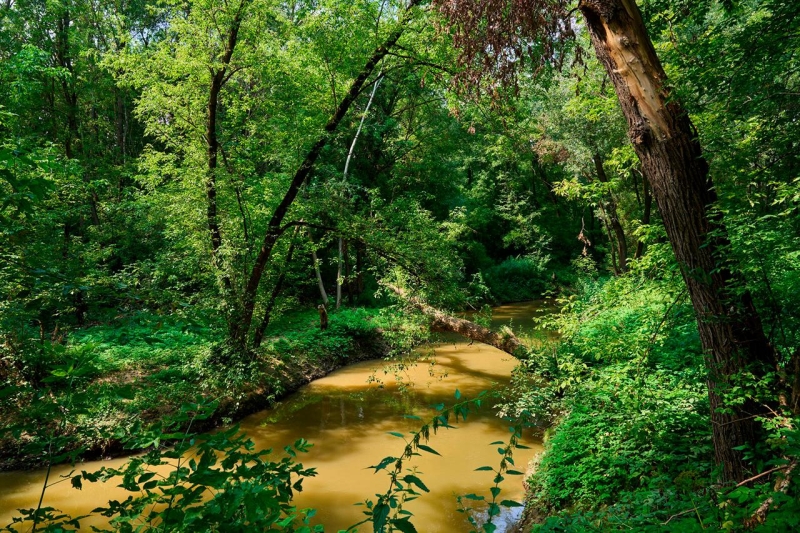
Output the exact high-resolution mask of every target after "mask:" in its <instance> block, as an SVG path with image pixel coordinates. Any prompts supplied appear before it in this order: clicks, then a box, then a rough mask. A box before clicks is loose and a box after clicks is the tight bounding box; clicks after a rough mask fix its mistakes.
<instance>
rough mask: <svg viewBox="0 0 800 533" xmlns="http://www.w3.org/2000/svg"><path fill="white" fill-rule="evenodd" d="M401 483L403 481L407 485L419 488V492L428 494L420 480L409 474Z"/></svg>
mask: <svg viewBox="0 0 800 533" xmlns="http://www.w3.org/2000/svg"><path fill="white" fill-rule="evenodd" d="M403 481H405V482H406V483H408V484H413V485H416V486H417V487H419V488H420V490H422V491H424V492H430V490H429V489H428V487H426V486H425V483H423V482H422V480H421V479H420V478H418V477H417V476H412V475H411V474H409V475H407V476H405V477H403Z"/></svg>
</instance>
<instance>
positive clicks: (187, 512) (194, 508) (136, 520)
mask: <svg viewBox="0 0 800 533" xmlns="http://www.w3.org/2000/svg"><path fill="white" fill-rule="evenodd" d="M216 407H217V402H208V401H206V400H203V399H202V398H201V399H199V400H198V401H197V402H195V403H189V404H184V405H183V406H181V408H180V409H179V411H178V412H177V413H175V415H174V416H173V417H172V418H171V419H170V420H164V421H163V422H162V423H160V424H157V425H155V426H153V427H151V428H148V429H142V428H139V429H138V430H137V431H136V432H135V435H134V436H133V438H132V439H131V440H130V441H129V442H128V446H129V447H130V448H133V449H141V448H146V447H151V450H150V451H148V452H147V453H146V454H144V455H142V456H137V457H135V458H133V459H131V460H130V461H128V462H127V463H126V464H125V465H124V466H123V467H121V468H119V469H111V468H103V469H101V470H100V471H98V472H86V471H83V472H81V473H80V474H76V475H74V476H73V477H72V479H71V482H72V485H73V487H75V488H77V489H80V488H81V487H82V484H83V483H84V482H86V481H89V482H97V481H103V482H108V481H110V480H119V482H120V485H121V486H122V487H123V488H124V489H126V490H127V491H130V492H131V495H130V496H129V497H128V498H127V499H125V500H123V501H122V502H119V501H110V502H109V503H108V507H99V508H97V509H95V510H94V512H95V513H99V514H101V515H103V516H106V517H108V518H110V519H111V520H110V526H111V528H112V529H107V530H106V529H102V530H103V531H123V532H124V531H157V530H163V529H165V528H166V529H167V530H169V531H251V530H253V529H258V530H272V531H297V532H311V531H312V529H311V528H310V527H309V526H308V525H307V524H308V519H309V518H311V517H312V516H313V515H314V513H313V511H309V510H304V511H298V510H297V509H295V508H294V507H293V506H292V505H291V500H292V495H293V494H294V492H297V491H301V490H302V483H303V479H304V478H306V477H310V476H313V475H315V471H314V470H313V469H304V468H303V466H302V465H301V464H299V463H296V462H295V458H296V457H297V453H302V452H305V451H307V450H308V448H309V447H310V444H309V443H307V442H305V441H303V440H298V441H297V442H295V443H294V445H292V446H286V447H285V448H284V451H285V452H286V454H287V455H286V457H283V458H282V459H279V460H272V459H270V458H269V456H270V455H271V453H272V451H271V450H260V451H254V444H253V442H252V441H250V440H249V439H247V438H246V436H245V435H244V434H242V433H240V432H239V428H238V427H236V426H233V427H231V428H229V429H226V430H223V431H219V432H216V433H209V434H204V435H197V434H196V433H194V432H193V431H192V426H193V424H194V423H195V422H198V421H201V420H204V419H207V418H208V417H210V416H211V415H212V414H213V412H214V409H215V408H216ZM184 427H185V428H187V429H186V430H185V431H184V430H183V429H182V428H184ZM168 442H175V443H176V444H175V445H174V446H170V447H168V448H166V447H164V444H166V443H168ZM45 488H46V487H45ZM40 505H41V504H40ZM57 513H58V511H57V510H56V509H52V508H42V507H40V508H37V509H29V510H23V511H22V513H21V514H22V516H21V517H20V518H18V519H15V522H14V524H13V525H14V526H18V525H23V526H24V525H26V524H27V522H33V527H34V529H35V528H36V525H37V523H39V524H41V523H43V522H44V523H45V524H44V525H45V527H44V530H45V531H73V530H79V529H80V520H81V519H83V518H85V517H66V516H64V515H58V514H57ZM304 524H305V525H304ZM72 528H74V529H72ZM314 530H315V531H320V530H321V528H316V527H315V528H314ZM9 531H14V529H13V528H12V529H9Z"/></svg>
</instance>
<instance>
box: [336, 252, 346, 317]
mask: <svg viewBox="0 0 800 533" xmlns="http://www.w3.org/2000/svg"><path fill="white" fill-rule="evenodd" d="M337 257H338V259H337V261H336V310H337V311H338V310H339V307H341V305H342V283H344V278H343V277H342V263H343V262H344V239H343V238H342V237H339V255H338V256H337Z"/></svg>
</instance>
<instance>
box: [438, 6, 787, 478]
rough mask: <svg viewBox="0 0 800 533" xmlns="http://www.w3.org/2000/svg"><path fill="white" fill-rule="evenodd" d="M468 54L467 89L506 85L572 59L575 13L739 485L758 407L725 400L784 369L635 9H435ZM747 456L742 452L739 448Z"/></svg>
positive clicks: (727, 464) (718, 443) (704, 166)
mask: <svg viewBox="0 0 800 533" xmlns="http://www.w3.org/2000/svg"><path fill="white" fill-rule="evenodd" d="M435 3H436V5H437V7H438V9H439V10H440V11H441V13H442V14H443V15H444V16H445V19H446V20H447V21H448V22H447V23H446V24H445V26H444V29H446V30H447V31H448V32H450V33H451V34H452V35H453V38H454V39H455V42H456V45H457V46H458V48H459V49H460V51H461V62H462V66H463V67H464V69H463V71H462V73H461V74H460V76H461V81H462V82H466V83H467V84H471V85H473V86H478V85H479V84H480V83H481V82H482V81H483V80H487V79H490V80H493V82H497V83H502V82H509V81H512V80H513V79H514V76H515V75H516V73H517V72H518V71H519V69H520V67H521V66H522V65H524V64H525V63H526V61H527V62H531V60H533V61H532V62H533V65H532V66H533V67H534V69H536V68H537V67H538V68H541V67H544V66H546V65H548V64H552V62H558V61H560V60H562V59H563V58H564V57H565V55H566V54H565V49H566V45H567V44H568V43H570V42H571V41H573V40H574V36H575V32H574V27H575V26H576V22H577V20H576V18H575V17H576V15H577V13H580V14H581V15H582V17H583V25H584V26H585V28H586V29H587V30H588V32H589V35H590V37H591V45H592V47H593V48H594V51H595V54H596V55H597V58H598V59H599V61H600V63H601V64H602V66H603V67H604V69H605V71H606V73H607V74H608V77H609V79H610V80H611V82H612V84H613V86H614V89H615V91H616V93H617V97H618V99H619V102H620V106H621V108H622V112H623V113H624V115H625V118H626V119H627V122H628V135H629V138H630V141H631V143H632V144H633V147H634V149H635V151H636V154H637V155H638V157H639V159H640V161H641V163H642V169H643V170H644V174H645V175H646V177H647V179H648V181H649V183H650V186H651V189H652V193H653V196H654V198H655V199H656V202H657V204H658V207H659V210H660V212H661V216H662V218H663V221H664V227H665V229H666V232H667V236H668V237H669V240H670V243H671V245H672V249H673V251H674V253H675V257H676V259H677V261H678V263H679V265H680V268H681V272H682V274H683V279H684V280H685V282H686V285H687V287H688V292H689V295H690V297H691V301H692V305H693V307H694V311H695V315H696V318H697V325H698V330H699V332H700V339H701V341H702V345H703V348H704V350H705V353H706V364H707V367H708V372H709V374H708V394H709V400H710V406H711V422H712V426H713V440H714V449H715V455H716V460H717V462H718V463H719V464H720V465H721V466H722V467H723V475H724V478H725V479H728V480H739V481H740V480H742V479H744V478H745V477H746V473H747V466H746V464H745V463H744V460H743V454H742V452H741V451H739V450H740V449H741V448H740V447H741V446H743V445H747V444H753V443H755V442H756V441H757V440H758V435H759V433H760V425H759V423H758V422H757V421H756V420H755V418H754V415H755V414H757V413H758V412H759V410H758V406H757V404H756V403H755V402H754V401H748V402H745V403H744V404H743V405H740V406H735V407H731V406H723V405H722V401H721V394H722V393H723V392H724V389H725V388H726V387H727V385H728V384H729V382H730V380H731V378H732V377H733V376H734V375H736V374H737V373H740V372H742V371H745V370H746V369H747V370H751V371H754V372H755V373H756V374H757V375H759V374H763V373H764V372H765V371H766V369H767V368H768V367H770V366H772V367H773V368H774V365H775V364H776V354H775V350H774V349H773V347H772V346H771V345H770V343H769V342H768V340H767V338H766V336H765V335H764V331H763V328H762V325H761V321H760V319H759V316H758V313H757V311H756V308H755V306H754V304H753V300H752V297H751V296H750V294H749V293H748V292H747V291H743V290H742V286H743V284H742V283H741V281H740V280H737V279H736V278H737V276H736V273H735V272H733V271H732V270H731V269H730V268H729V267H728V266H727V263H726V261H725V258H724V257H723V256H722V255H723V251H724V250H725V249H726V248H727V246H728V244H729V243H728V237H727V234H726V230H725V226H724V224H723V221H722V220H721V216H720V215H719V214H718V213H717V212H715V211H714V210H713V204H714V203H715V201H716V199H717V198H716V193H715V192H714V188H713V184H712V182H711V179H710V176H709V167H708V163H707V161H706V160H705V158H704V157H703V153H702V150H701V147H700V143H699V141H698V139H697V133H696V130H695V129H694V126H693V125H692V122H691V120H690V118H689V116H688V114H687V112H686V109H685V108H684V107H683V106H682V105H681V103H680V102H679V101H678V100H677V99H676V98H675V97H674V96H673V95H671V94H670V91H669V88H668V87H667V85H666V74H665V72H664V69H663V67H662V66H661V63H660V61H659V58H658V56H657V54H656V51H655V49H654V47H653V44H652V41H651V40H650V37H649V35H648V33H647V28H646V27H645V25H644V21H643V19H642V16H641V13H640V11H639V8H638V7H637V5H636V3H635V2H634V0H580V1H579V2H578V5H577V7H575V8H574V9H572V10H570V9H569V5H570V4H571V3H572V2H569V1H567V0H435ZM737 448H739V449H737Z"/></svg>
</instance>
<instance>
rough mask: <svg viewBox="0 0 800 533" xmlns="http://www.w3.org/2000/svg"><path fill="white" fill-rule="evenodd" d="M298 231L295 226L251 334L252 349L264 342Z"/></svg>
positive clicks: (290, 261) (298, 228)
mask: <svg viewBox="0 0 800 533" xmlns="http://www.w3.org/2000/svg"><path fill="white" fill-rule="evenodd" d="M299 231H300V226H297V227H296V228H295V230H294V235H293V236H292V242H291V243H290V244H289V250H288V251H287V252H286V260H285V261H284V262H283V269H282V270H281V273H280V275H279V276H278V280H277V281H276V282H275V286H274V287H272V294H270V296H269V300H268V301H267V305H266V306H265V307H264V317H263V318H262V319H261V323H260V324H259V325H258V327H257V328H256V331H255V333H253V347H254V348H258V347H259V346H261V342H262V341H263V340H264V333H265V332H266V331H267V327H268V326H269V322H270V320H271V318H272V310H273V309H274V308H275V302H277V301H278V296H279V295H280V293H281V291H282V290H283V283H284V281H286V271H287V270H288V269H289V265H290V264H291V263H292V255H293V254H294V239H295V238H296V237H297V233H298V232H299Z"/></svg>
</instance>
